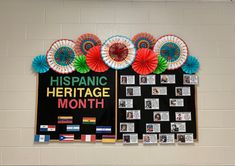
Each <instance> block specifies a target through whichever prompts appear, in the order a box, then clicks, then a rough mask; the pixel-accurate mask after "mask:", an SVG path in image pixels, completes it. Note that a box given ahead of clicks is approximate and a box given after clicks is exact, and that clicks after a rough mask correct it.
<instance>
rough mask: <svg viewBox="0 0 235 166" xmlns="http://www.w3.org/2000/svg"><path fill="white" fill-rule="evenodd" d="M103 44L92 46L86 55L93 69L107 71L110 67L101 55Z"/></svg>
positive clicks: (88, 63) (87, 61)
mask: <svg viewBox="0 0 235 166" xmlns="http://www.w3.org/2000/svg"><path fill="white" fill-rule="evenodd" d="M100 51H101V46H95V47H93V48H91V49H90V50H89V51H88V52H87V55H86V63H87V65H88V66H89V67H90V69H91V70H93V71H95V72H105V71H106V70H108V69H109V67H108V66H107V65H106V64H105V63H104V61H103V59H102V57H101V53H100Z"/></svg>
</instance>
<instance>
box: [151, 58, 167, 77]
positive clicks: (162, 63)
mask: <svg viewBox="0 0 235 166" xmlns="http://www.w3.org/2000/svg"><path fill="white" fill-rule="evenodd" d="M167 67H168V65H167V60H166V59H165V58H163V57H162V56H160V55H159V56H158V64H157V68H156V69H155V70H154V72H153V73H154V74H161V73H163V72H164V71H165V70H166V69H167Z"/></svg>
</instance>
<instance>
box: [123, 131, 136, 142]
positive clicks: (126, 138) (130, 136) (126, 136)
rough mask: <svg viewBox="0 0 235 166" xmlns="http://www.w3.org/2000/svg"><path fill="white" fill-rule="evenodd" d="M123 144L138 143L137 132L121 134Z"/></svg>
mask: <svg viewBox="0 0 235 166" xmlns="http://www.w3.org/2000/svg"><path fill="white" fill-rule="evenodd" d="M122 137H123V144H138V134H134V133H133V134H123V135H122Z"/></svg>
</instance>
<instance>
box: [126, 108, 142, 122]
mask: <svg viewBox="0 0 235 166" xmlns="http://www.w3.org/2000/svg"><path fill="white" fill-rule="evenodd" d="M140 118H141V114H140V110H126V119H127V120H137V119H140Z"/></svg>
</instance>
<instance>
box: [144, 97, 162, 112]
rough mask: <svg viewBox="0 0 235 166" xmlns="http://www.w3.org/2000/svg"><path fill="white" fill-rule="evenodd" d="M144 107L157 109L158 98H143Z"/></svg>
mask: <svg viewBox="0 0 235 166" xmlns="http://www.w3.org/2000/svg"><path fill="white" fill-rule="evenodd" d="M144 103H145V105H144V107H145V109H146V110H151V109H159V99H158V98H145V99H144Z"/></svg>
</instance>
